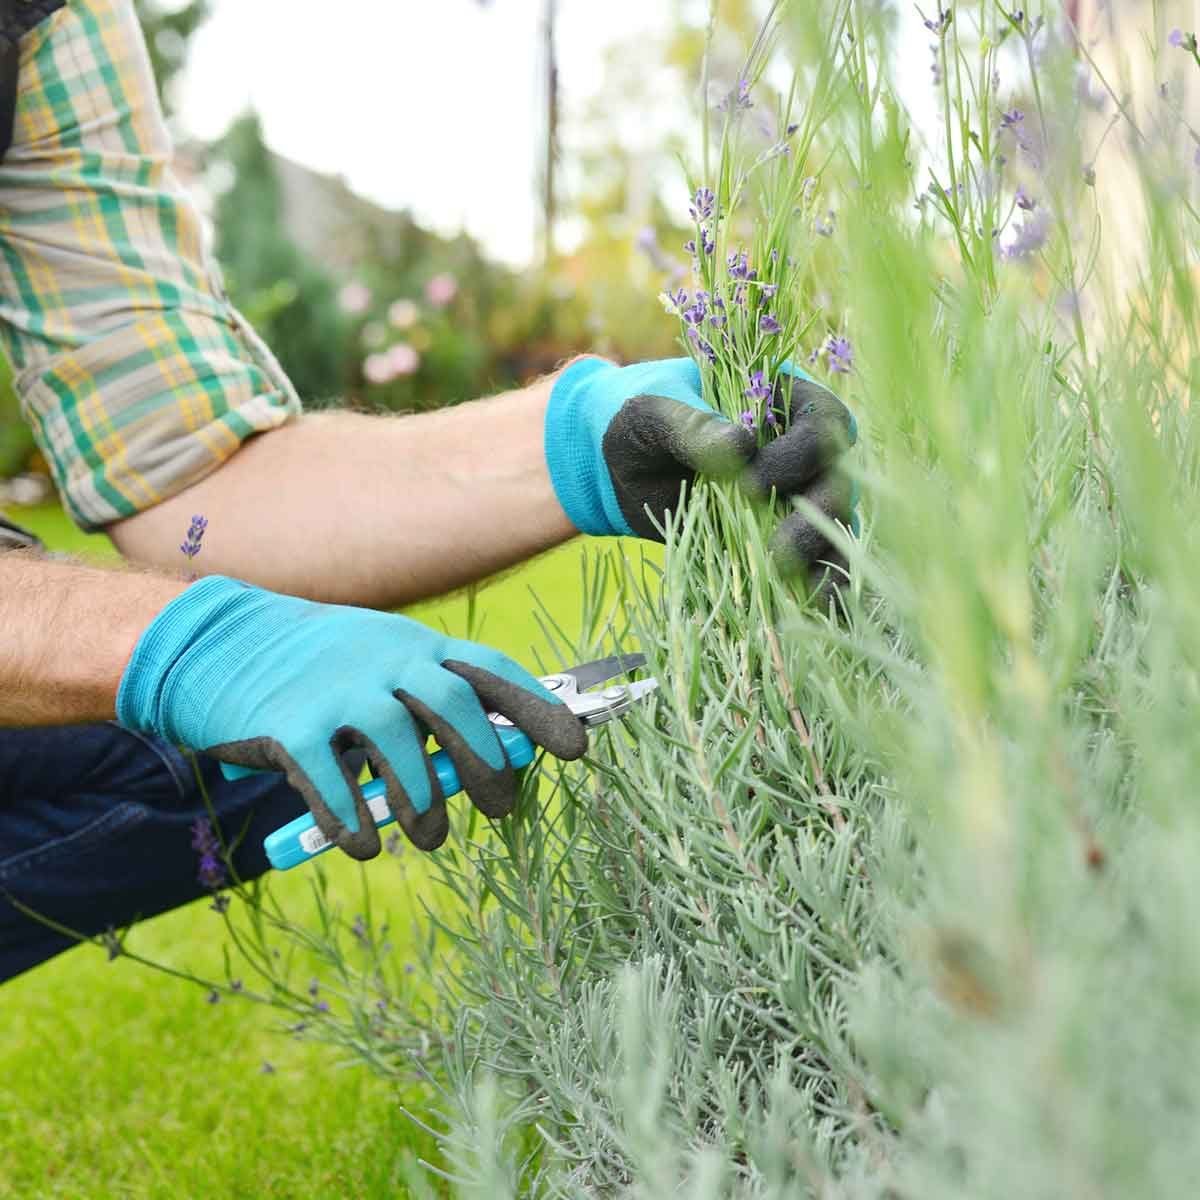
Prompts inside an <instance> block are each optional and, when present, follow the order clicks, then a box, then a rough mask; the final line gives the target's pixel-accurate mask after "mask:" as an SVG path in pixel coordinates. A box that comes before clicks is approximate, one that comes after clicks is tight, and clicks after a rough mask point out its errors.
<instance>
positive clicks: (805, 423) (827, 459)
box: [747, 379, 853, 497]
mask: <svg viewBox="0 0 1200 1200" xmlns="http://www.w3.org/2000/svg"><path fill="white" fill-rule="evenodd" d="M781 382H782V381H781ZM780 390H781V389H780V387H779V385H777V386H776V391H777V392H779V391H780ZM782 407H783V405H782V402H781V401H777V408H782ZM852 422H853V418H852V417H851V415H850V410H849V409H848V408H847V407H846V406H845V405H844V404H843V403H842V402H841V401H840V400H839V399H838V398H837V397H836V396H835V395H834V394H833V393H832V392H831V391H829V389H828V388H824V387H822V386H821V385H820V384H818V383H810V382H809V381H808V380H807V379H793V380H792V386H791V392H790V395H789V396H788V420H787V428H786V432H785V433H783V434H781V435H780V436H779V437H777V438H775V439H774V441H771V442H768V443H767V444H766V445H765V446H764V447H763V448H762V449H761V450H760V451H759V452H758V453H757V454H756V455H755V456H754V461H753V462H752V463H751V464H750V469H749V471H748V472H747V475H748V482H749V485H750V488H751V490H752V491H754V492H756V493H757V494H758V495H760V496H768V495H770V493H771V490H772V489H774V490H775V493H776V495H778V496H780V497H787V496H794V495H796V494H797V493H799V492H802V491H803V490H804V489H805V488H806V487H807V486H808V485H809V484H810V483H811V482H812V481H813V480H814V479H816V478H817V476H818V475H820V474H821V472H822V471H824V470H826V468H828V467H829V466H830V465H831V464H833V463H834V462H836V461H837V459H838V458H839V457H840V456H841V455H842V454H843V453H844V452H845V451H846V450H847V449H848V448H849V446H850V431H851V429H852V427H853V425H852Z"/></svg>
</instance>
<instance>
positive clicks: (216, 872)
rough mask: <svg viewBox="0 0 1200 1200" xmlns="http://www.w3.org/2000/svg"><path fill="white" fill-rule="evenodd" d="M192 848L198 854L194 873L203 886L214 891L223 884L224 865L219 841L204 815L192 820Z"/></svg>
mask: <svg viewBox="0 0 1200 1200" xmlns="http://www.w3.org/2000/svg"><path fill="white" fill-rule="evenodd" d="M192 849H193V850H195V852H196V853H197V854H198V855H199V856H200V864H199V870H198V871H197V873H196V877H197V879H199V881H200V883H201V885H202V886H203V887H206V888H208V890H209V891H210V892H215V891H216V890H217V889H218V888H220V887H223V886H224V884H225V865H224V863H222V862H221V843H220V842H219V841H218V840H217V835H216V833H215V832H214V831H213V827H212V826H211V825H210V824H209V822H208V819H207V818H206V817H197V818H196V819H195V821H193V822H192Z"/></svg>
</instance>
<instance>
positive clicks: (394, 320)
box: [388, 300, 420, 329]
mask: <svg viewBox="0 0 1200 1200" xmlns="http://www.w3.org/2000/svg"><path fill="white" fill-rule="evenodd" d="M419 316H420V313H419V312H418V310H417V306H416V305H415V304H414V303H413V302H412V301H411V300H397V301H396V302H395V303H394V304H393V305H392V306H391V308H389V309H388V320H389V321H390V322H391V324H392V326H393V328H395V329H411V328H412V327H413V326H414V325H415V324H416V323H417V318H418V317H419Z"/></svg>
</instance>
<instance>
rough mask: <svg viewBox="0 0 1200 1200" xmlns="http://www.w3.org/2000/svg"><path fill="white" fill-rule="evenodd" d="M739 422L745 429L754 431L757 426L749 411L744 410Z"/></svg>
mask: <svg viewBox="0 0 1200 1200" xmlns="http://www.w3.org/2000/svg"><path fill="white" fill-rule="evenodd" d="M741 422H742V424H743V425H745V427H746V428H747V429H754V428H755V426H756V425H757V424H758V422H757V421H755V419H754V414H753V413H752V412H751V411H750V410H749V409H746V411H745V412H744V413H742V415H741Z"/></svg>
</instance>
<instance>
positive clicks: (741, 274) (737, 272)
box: [725, 250, 751, 279]
mask: <svg viewBox="0 0 1200 1200" xmlns="http://www.w3.org/2000/svg"><path fill="white" fill-rule="evenodd" d="M725 265H726V267H727V268H728V269H729V278H730V279H750V278H751V273H750V262H749V256H748V255H747V254H746V251H745V250H732V251H730V254H729V257H728V258H727V259H726V260H725Z"/></svg>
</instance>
